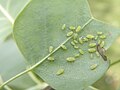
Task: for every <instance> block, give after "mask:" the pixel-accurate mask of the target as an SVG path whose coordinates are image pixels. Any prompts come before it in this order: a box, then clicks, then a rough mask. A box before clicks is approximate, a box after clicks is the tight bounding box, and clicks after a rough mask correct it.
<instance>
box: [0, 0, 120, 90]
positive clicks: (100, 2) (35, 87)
mask: <svg viewBox="0 0 120 90" xmlns="http://www.w3.org/2000/svg"><path fill="white" fill-rule="evenodd" d="M88 1H89V4H90V8H91V12H92V14H93V16H94V17H95V18H97V19H99V20H101V21H104V22H106V23H109V24H111V25H113V26H115V27H118V28H120V0H88ZM28 2H29V0H0V8H1V6H2V9H5V10H6V11H7V12H8V13H9V14H10V15H11V19H10V18H9V19H10V20H8V18H6V17H5V16H4V15H3V14H2V13H1V9H0V84H1V83H2V82H3V81H6V80H8V79H9V78H11V77H12V76H14V75H16V74H17V73H19V72H21V71H23V70H25V68H26V66H25V61H24V58H23V56H22V55H21V54H20V52H19V50H18V48H17V46H16V44H15V42H14V40H13V39H12V38H11V36H12V35H11V32H12V22H13V21H14V20H15V18H16V16H17V15H18V14H19V12H20V11H21V10H22V9H23V7H24V6H25V5H26V4H27V3H28ZM107 55H108V57H109V59H110V60H111V63H114V62H116V61H120V36H119V37H118V38H117V39H116V41H115V42H114V43H113V45H112V46H111V47H110V48H109V49H108V51H107ZM6 66H7V67H6ZM21 82H24V83H21ZM9 86H10V88H14V90H41V89H40V88H43V87H45V86H46V84H45V83H43V82H42V80H41V79H40V78H39V81H38V77H37V76H36V75H35V74H34V73H32V72H30V73H28V74H26V75H24V76H22V77H20V78H19V79H16V80H15V81H13V82H11V83H10V84H9ZM93 86H94V87H96V88H98V89H99V90H120V63H117V64H114V65H112V66H111V67H110V69H109V70H108V71H107V73H106V74H105V75H104V76H103V77H102V78H101V79H100V80H98V81H97V82H96V83H95V84H94V85H93ZM6 88H9V87H6ZM10 88H9V89H7V90H11V89H10ZM3 90H4V89H3ZM5 90H6V89H5Z"/></svg>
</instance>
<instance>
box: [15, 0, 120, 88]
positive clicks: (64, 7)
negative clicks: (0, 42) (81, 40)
mask: <svg viewBox="0 0 120 90" xmlns="http://www.w3.org/2000/svg"><path fill="white" fill-rule="evenodd" d="M63 24H66V27H67V26H68V27H69V26H75V27H77V26H79V25H80V26H81V27H82V30H81V32H79V37H80V36H85V35H87V34H92V35H94V34H95V33H96V32H97V31H102V32H104V33H105V34H107V39H106V40H105V41H106V45H105V49H107V48H109V47H110V45H111V44H112V43H113V40H114V39H115V38H116V37H117V35H118V31H117V30H116V29H115V28H113V27H111V26H109V25H107V24H104V23H102V22H99V21H96V20H94V19H93V18H92V16H91V14H90V11H89V6H88V3H87V1H86V0H44V1H43V0H33V1H31V3H29V4H28V5H27V7H26V8H25V9H24V10H23V11H22V12H21V14H20V15H19V16H18V18H17V19H16V21H15V25H14V37H15V40H16V42H17V45H18V47H19V49H20V50H21V52H22V54H23V55H24V56H25V58H26V60H27V61H28V62H29V64H30V65H34V64H36V63H37V62H39V61H41V60H43V61H44V62H42V63H41V64H40V65H39V66H38V67H37V68H35V69H34V72H35V73H36V74H38V75H39V76H40V77H42V78H43V80H45V81H46V82H47V83H48V84H49V85H50V86H52V87H53V88H55V89H56V90H82V89H85V88H86V87H88V86H90V85H92V84H93V83H94V82H96V81H97V80H98V79H100V77H102V75H103V74H104V73H105V72H106V70H107V69H108V67H109V61H104V60H103V58H102V57H97V56H94V58H93V59H92V60H91V58H90V54H89V53H88V52H87V50H88V47H87V45H88V43H87V42H86V43H85V44H84V45H82V46H81V47H80V48H81V49H82V50H83V51H84V52H85V53H84V55H81V56H80V57H78V58H77V59H76V60H75V62H72V63H69V62H67V61H66V58H68V57H70V56H73V55H74V54H76V53H77V52H78V51H77V50H76V49H74V48H73V46H72V45H71V44H70V42H71V40H72V39H71V37H69V38H68V37H66V34H67V32H68V31H69V30H68V29H67V30H61V27H62V25H63ZM64 42H65V43H64ZM63 43H64V45H65V46H66V47H67V50H63V49H61V44H63ZM51 45H52V46H53V47H54V49H55V51H54V53H53V54H52V56H54V58H55V60H54V61H53V62H50V61H48V60H47V58H48V55H49V52H48V48H49V46H51ZM45 57H46V58H45ZM93 64H98V67H97V68H96V69H95V70H91V69H90V66H91V65H93ZM60 68H63V69H64V74H62V75H60V76H57V75H56V72H57V71H58V70H59V69H60Z"/></svg>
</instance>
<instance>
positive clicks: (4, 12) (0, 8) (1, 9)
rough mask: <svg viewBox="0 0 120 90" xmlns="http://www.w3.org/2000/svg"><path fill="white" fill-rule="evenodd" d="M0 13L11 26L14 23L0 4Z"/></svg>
mask: <svg viewBox="0 0 120 90" xmlns="http://www.w3.org/2000/svg"><path fill="white" fill-rule="evenodd" d="M0 11H1V12H2V13H3V15H5V16H6V18H7V19H8V20H9V21H10V22H11V23H12V24H13V23H14V19H13V18H12V16H10V14H9V13H8V12H7V11H6V10H5V9H4V8H3V6H2V5H1V4H0Z"/></svg>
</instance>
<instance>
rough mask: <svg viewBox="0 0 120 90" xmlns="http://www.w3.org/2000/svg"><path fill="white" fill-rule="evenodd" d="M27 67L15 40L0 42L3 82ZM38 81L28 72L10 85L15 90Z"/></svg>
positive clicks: (22, 89)
mask: <svg viewBox="0 0 120 90" xmlns="http://www.w3.org/2000/svg"><path fill="white" fill-rule="evenodd" d="M25 69H26V65H25V63H24V59H23V57H22V56H21V55H20V53H19V52H18V50H17V47H16V45H15V42H14V41H13V40H8V41H6V42H4V43H2V44H0V76H1V77H2V79H3V82H4V81H6V80H8V79H9V78H11V77H13V76H14V75H16V74H18V73H20V72H21V71H23V70H25ZM33 85H36V83H35V82H34V81H33V80H32V79H31V78H30V76H29V75H28V74H26V75H24V76H22V77H20V78H18V79H16V80H15V81H13V82H11V83H10V84H9V86H10V87H11V88H13V90H24V89H26V88H29V87H31V86H33Z"/></svg>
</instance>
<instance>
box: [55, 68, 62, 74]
mask: <svg viewBox="0 0 120 90" xmlns="http://www.w3.org/2000/svg"><path fill="white" fill-rule="evenodd" d="M63 73H64V69H59V70H58V71H57V72H56V75H62V74H63Z"/></svg>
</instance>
